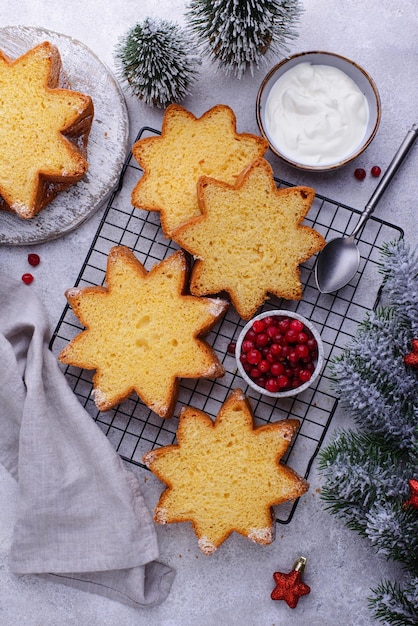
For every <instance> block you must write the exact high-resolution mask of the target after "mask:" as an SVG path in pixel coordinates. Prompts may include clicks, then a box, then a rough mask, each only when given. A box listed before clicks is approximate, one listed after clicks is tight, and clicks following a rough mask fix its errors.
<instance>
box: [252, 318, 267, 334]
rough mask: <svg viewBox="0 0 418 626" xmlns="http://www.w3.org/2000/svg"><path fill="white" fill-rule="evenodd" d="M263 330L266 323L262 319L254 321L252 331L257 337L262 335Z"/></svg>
mask: <svg viewBox="0 0 418 626" xmlns="http://www.w3.org/2000/svg"><path fill="white" fill-rule="evenodd" d="M265 328H266V323H265V321H264V320H263V319H261V320H255V322H254V324H253V331H254V332H255V333H257V335H258V334H259V333H262V332H263V330H264V329H265Z"/></svg>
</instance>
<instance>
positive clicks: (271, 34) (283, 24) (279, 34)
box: [186, 0, 302, 78]
mask: <svg viewBox="0 0 418 626" xmlns="http://www.w3.org/2000/svg"><path fill="white" fill-rule="evenodd" d="M301 12H302V9H301V5H300V4H299V1H298V0H259V1H258V2H257V1H256V0H247V1H246V0H191V2H190V3H189V5H188V7H187V11H186V19H187V20H188V22H189V27H190V29H191V31H192V33H193V34H194V35H196V37H197V41H198V43H199V44H200V45H201V46H202V49H203V52H204V54H205V55H207V56H208V57H209V58H210V59H211V60H212V61H214V62H217V63H218V64H219V66H220V68H221V69H222V70H224V71H225V73H226V74H227V75H231V74H232V75H234V76H235V77H236V78H241V77H242V76H243V75H244V73H245V72H246V71H247V70H249V71H250V72H251V74H253V72H254V70H255V69H256V68H257V69H258V67H259V66H260V63H261V62H262V61H263V60H264V58H265V55H270V54H271V55H279V54H283V53H286V52H288V48H287V43H288V41H289V40H291V39H294V38H295V37H297V33H296V31H295V25H296V23H297V21H298V19H299V16H300V14H301Z"/></svg>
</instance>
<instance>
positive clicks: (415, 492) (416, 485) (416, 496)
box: [403, 478, 418, 510]
mask: <svg viewBox="0 0 418 626" xmlns="http://www.w3.org/2000/svg"><path fill="white" fill-rule="evenodd" d="M408 485H409V489H410V490H411V497H410V498H409V500H406V502H404V503H403V508H404V509H408V508H410V507H411V508H412V509H417V510H418V480H417V479H416V478H411V480H408Z"/></svg>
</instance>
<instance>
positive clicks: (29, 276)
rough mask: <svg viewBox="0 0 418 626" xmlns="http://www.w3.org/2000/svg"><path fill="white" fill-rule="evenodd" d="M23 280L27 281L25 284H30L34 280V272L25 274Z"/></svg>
mask: <svg viewBox="0 0 418 626" xmlns="http://www.w3.org/2000/svg"><path fill="white" fill-rule="evenodd" d="M22 280H23V282H24V283H25V285H30V284H31V282H32V281H33V276H32V274H23V276H22Z"/></svg>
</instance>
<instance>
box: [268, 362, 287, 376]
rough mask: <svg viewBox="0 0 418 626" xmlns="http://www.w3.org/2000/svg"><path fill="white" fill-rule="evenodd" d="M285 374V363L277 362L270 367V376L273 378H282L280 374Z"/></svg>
mask: <svg viewBox="0 0 418 626" xmlns="http://www.w3.org/2000/svg"><path fill="white" fill-rule="evenodd" d="M283 372H284V366H283V363H280V362H277V363H272V364H271V367H270V374H271V375H272V376H276V377H277V376H280V374H283Z"/></svg>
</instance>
